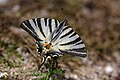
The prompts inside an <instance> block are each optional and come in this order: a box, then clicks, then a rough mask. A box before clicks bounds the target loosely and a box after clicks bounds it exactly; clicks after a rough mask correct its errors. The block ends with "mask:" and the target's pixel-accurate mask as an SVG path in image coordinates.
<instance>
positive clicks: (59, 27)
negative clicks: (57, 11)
mask: <svg viewBox="0 0 120 80" xmlns="http://www.w3.org/2000/svg"><path fill="white" fill-rule="evenodd" d="M66 23H67V21H66V20H64V21H62V22H60V24H59V26H58V27H57V29H56V30H55V31H54V32H53V34H52V39H51V40H52V41H53V42H54V41H55V40H56V39H58V37H59V36H60V34H61V33H62V30H63V28H64V26H65V25H66Z"/></svg>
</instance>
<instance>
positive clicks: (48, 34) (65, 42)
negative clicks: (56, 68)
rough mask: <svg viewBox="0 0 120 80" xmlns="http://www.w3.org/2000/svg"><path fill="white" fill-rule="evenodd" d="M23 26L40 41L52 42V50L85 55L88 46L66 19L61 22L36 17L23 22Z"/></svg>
mask: <svg viewBox="0 0 120 80" xmlns="http://www.w3.org/2000/svg"><path fill="white" fill-rule="evenodd" d="M21 27H22V28H23V29H24V30H26V31H27V32H28V33H29V34H30V35H31V36H33V37H34V39H35V40H36V41H40V43H41V44H42V43H45V42H48V43H52V50H53V51H57V52H59V53H65V54H71V55H75V56H80V57H85V56H86V48H85V45H84V43H83V41H82V40H81V38H80V37H79V35H78V34H77V33H76V32H75V31H74V30H73V29H72V28H70V27H69V26H66V20H64V21H62V22H59V21H58V20H55V19H49V18H35V19H29V20H26V21H24V22H22V24H21Z"/></svg>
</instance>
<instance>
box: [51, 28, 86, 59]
mask: <svg viewBox="0 0 120 80" xmlns="http://www.w3.org/2000/svg"><path fill="white" fill-rule="evenodd" d="M53 46H54V48H55V49H56V50H57V51H59V52H61V53H65V54H71V55H74V56H80V57H86V48H85V45H84V43H83V41H82V40H81V38H80V37H79V35H78V34H77V33H76V32H75V31H74V30H73V29H72V28H70V27H69V26H64V27H63V29H62V33H61V34H60V36H59V37H58V39H56V41H54V45H53Z"/></svg>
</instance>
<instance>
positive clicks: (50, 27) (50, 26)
mask: <svg viewBox="0 0 120 80" xmlns="http://www.w3.org/2000/svg"><path fill="white" fill-rule="evenodd" d="M48 21H49V24H48V26H49V29H50V33H52V24H51V21H52V19H49V20H48Z"/></svg>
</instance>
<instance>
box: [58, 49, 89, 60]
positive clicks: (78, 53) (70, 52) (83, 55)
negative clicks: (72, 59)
mask: <svg viewBox="0 0 120 80" xmlns="http://www.w3.org/2000/svg"><path fill="white" fill-rule="evenodd" d="M74 50H76V49H74ZM74 50H73V51H71V50H60V49H59V51H60V52H61V53H65V54H70V55H73V56H80V57H83V58H84V57H86V56H87V54H86V52H87V51H86V49H83V50H82V49H81V50H80V52H79V51H74Z"/></svg>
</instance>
